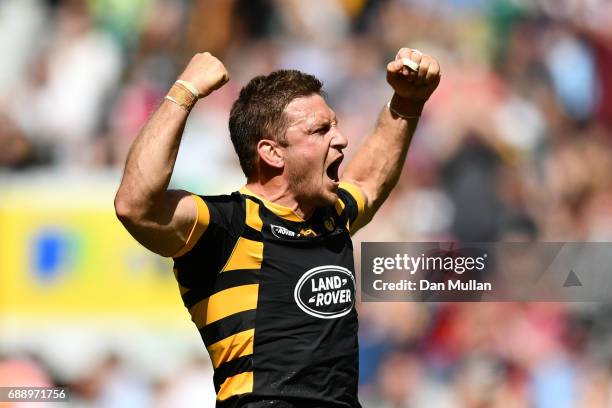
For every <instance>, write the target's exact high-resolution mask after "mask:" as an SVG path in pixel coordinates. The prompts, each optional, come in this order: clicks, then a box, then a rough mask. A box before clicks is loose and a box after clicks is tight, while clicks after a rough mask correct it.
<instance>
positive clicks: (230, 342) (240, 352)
mask: <svg viewBox="0 0 612 408" xmlns="http://www.w3.org/2000/svg"><path fill="white" fill-rule="evenodd" d="M254 335H255V329H249V330H245V331H242V332H240V333H236V334H234V335H231V336H229V337H226V338H224V339H223V340H220V341H218V342H216V343H213V344H211V345H210V346H209V347H208V353H209V354H210V359H211V361H212V363H213V367H215V368H217V367H219V366H220V365H221V364H223V363H225V362H227V361H232V360H233V359H235V358H238V357H242V356H248V355H249V354H253V337H254Z"/></svg>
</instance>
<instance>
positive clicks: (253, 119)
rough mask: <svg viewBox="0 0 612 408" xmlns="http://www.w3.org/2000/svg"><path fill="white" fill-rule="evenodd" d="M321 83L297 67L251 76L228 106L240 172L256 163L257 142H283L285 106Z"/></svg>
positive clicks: (315, 91)
mask: <svg viewBox="0 0 612 408" xmlns="http://www.w3.org/2000/svg"><path fill="white" fill-rule="evenodd" d="M322 87H323V84H322V83H321V81H319V80H318V79H317V78H315V77H314V76H312V75H309V74H305V73H303V72H300V71H297V70H293V69H292V70H279V71H274V72H272V73H271V74H269V75H260V76H256V77H255V78H253V79H251V80H250V81H249V83H248V84H246V86H245V87H244V88H242V90H240V96H238V99H236V101H235V102H234V104H233V105H232V110H231V112H230V117H229V131H230V137H231V139H232V143H233V145H234V150H236V154H237V155H238V159H239V160H240V167H242V171H243V172H244V174H245V175H246V176H247V177H249V176H251V175H252V174H253V173H254V172H255V170H256V166H257V143H258V142H259V141H260V140H261V139H264V138H269V139H272V140H276V141H277V142H279V143H281V144H286V142H287V140H286V139H285V131H286V129H287V122H286V118H285V117H284V115H283V111H284V110H285V107H286V106H287V105H288V104H289V103H290V102H291V101H292V100H294V99H296V98H300V97H304V96H310V95H313V94H319V95H322V96H324V95H325V94H324V92H323V90H322V89H321V88H322Z"/></svg>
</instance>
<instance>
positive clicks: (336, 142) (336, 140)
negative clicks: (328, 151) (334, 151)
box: [331, 128, 348, 149]
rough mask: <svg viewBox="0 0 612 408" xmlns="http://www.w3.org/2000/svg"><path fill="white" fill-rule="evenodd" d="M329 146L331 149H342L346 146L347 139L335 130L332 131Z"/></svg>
mask: <svg viewBox="0 0 612 408" xmlns="http://www.w3.org/2000/svg"><path fill="white" fill-rule="evenodd" d="M331 145H332V147H336V148H339V149H344V148H346V146H348V138H347V137H346V136H344V134H343V133H342V132H341V131H339V130H338V129H337V128H336V129H334V135H333V136H332V143H331Z"/></svg>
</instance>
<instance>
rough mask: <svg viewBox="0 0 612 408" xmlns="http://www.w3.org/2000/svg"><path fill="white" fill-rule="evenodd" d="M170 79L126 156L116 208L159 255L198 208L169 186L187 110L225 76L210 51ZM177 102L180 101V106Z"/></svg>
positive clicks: (174, 244)
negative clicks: (169, 88) (165, 93)
mask: <svg viewBox="0 0 612 408" xmlns="http://www.w3.org/2000/svg"><path fill="white" fill-rule="evenodd" d="M179 80H181V81H185V82H183V83H182V84H181V85H179V86H177V85H175V88H173V89H172V92H171V93H169V96H170V97H171V99H164V100H163V101H162V103H161V104H160V105H159V107H158V108H157V110H156V111H155V112H154V113H153V115H152V116H151V117H150V118H149V120H148V121H147V123H146V124H145V125H144V127H143V128H142V130H141V131H140V133H139V135H138V137H137V138H136V140H135V141H134V143H133V145H132V147H131V148H130V152H129V154H128V157H127V161H126V164H125V169H124V171H123V178H122V180H121V185H120V186H119V190H118V191H117V195H116V196H115V212H116V214H117V217H118V218H119V220H121V222H122V223H123V225H124V226H125V228H126V229H127V230H128V231H129V233H130V234H131V235H132V236H133V237H134V238H135V239H136V240H137V241H138V242H140V243H141V244H142V245H144V246H145V247H147V248H148V249H150V250H151V251H153V252H156V253H158V254H160V255H163V256H172V255H174V254H176V252H177V251H179V250H180V249H181V248H182V247H183V246H184V245H185V243H186V241H187V238H188V236H189V233H190V232H191V230H192V229H193V227H194V224H195V222H196V218H197V214H198V212H197V211H198V210H197V205H196V202H195V200H193V199H192V197H191V194H190V193H188V192H186V191H182V190H168V184H169V182H170V177H171V176H172V171H173V169H174V163H175V161H176V155H177V153H178V149H179V144H180V142H181V137H182V134H183V129H184V128H185V122H186V121H187V116H188V115H189V111H190V109H191V107H193V104H194V103H195V100H197V98H195V97H194V96H193V95H192V94H191V92H195V93H196V94H197V97H198V98H202V97H205V96H207V95H208V94H210V93H211V92H213V91H214V90H216V89H218V88H220V87H221V86H223V84H225V83H226V82H227V81H228V80H229V76H228V73H227V71H226V69H225V67H224V66H223V64H222V63H221V61H219V60H218V59H217V58H215V57H214V56H212V55H211V54H210V53H207V52H206V53H203V54H196V55H195V56H194V57H193V58H192V59H191V61H190V62H189V64H188V65H187V67H186V68H185V71H183V73H182V74H181V75H180V76H179ZM181 105H182V106H181Z"/></svg>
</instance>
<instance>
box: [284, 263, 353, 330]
mask: <svg viewBox="0 0 612 408" xmlns="http://www.w3.org/2000/svg"><path fill="white" fill-rule="evenodd" d="M294 298H295V302H296V303H297V305H298V306H299V308H300V309H302V310H303V311H304V312H305V313H307V314H309V315H311V316H314V317H319V318H322V319H335V318H337V317H341V316H345V315H346V314H348V313H349V312H350V311H351V309H352V308H353V305H354V304H355V278H354V276H353V274H352V273H351V271H349V270H348V269H346V268H343V267H341V266H337V265H325V266H318V267H316V268H312V269H310V270H309V271H307V272H306V273H304V275H302V277H301V278H300V279H299V281H298V282H297V284H296V286H295V290H294Z"/></svg>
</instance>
